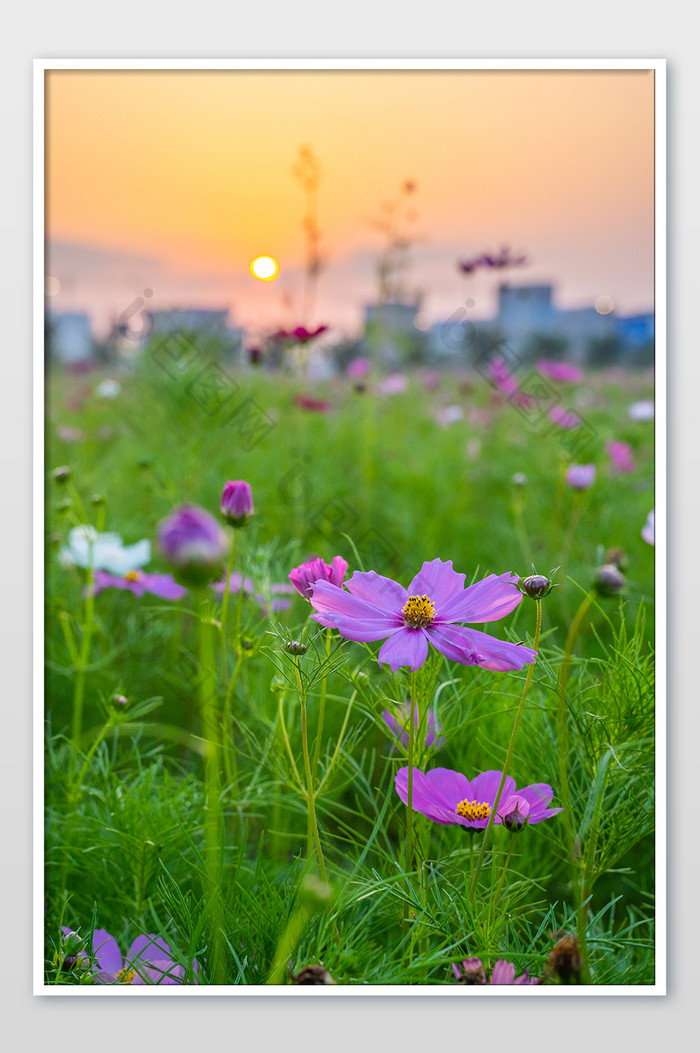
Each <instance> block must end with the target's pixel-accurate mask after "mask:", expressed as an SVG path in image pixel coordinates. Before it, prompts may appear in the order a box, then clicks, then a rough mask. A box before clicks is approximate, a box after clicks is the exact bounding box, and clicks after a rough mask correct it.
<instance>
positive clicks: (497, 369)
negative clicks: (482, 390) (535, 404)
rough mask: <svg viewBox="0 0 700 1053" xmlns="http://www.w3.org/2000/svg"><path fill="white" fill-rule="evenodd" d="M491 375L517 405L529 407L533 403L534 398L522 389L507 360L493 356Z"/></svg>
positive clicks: (499, 388)
mask: <svg viewBox="0 0 700 1053" xmlns="http://www.w3.org/2000/svg"><path fill="white" fill-rule="evenodd" d="M489 376H490V377H491V380H492V381H493V383H494V384H495V385H496V387H497V388H498V390H499V391H502V392H503V394H504V395H507V396H508V398H509V400H510V401H511V402H513V403H514V404H515V405H516V406H522V407H523V408H524V409H527V408H529V407H530V405H531V404H532V399H531V398H530V396H529V395H526V394H525V392H524V391H521V390H520V385H519V384H518V382H517V380H516V379H515V377H514V376H513V375H512V373H511V372H510V370H509V369H508V366H507V365H506V362H505V360H504V359H502V358H492V359H491V361H490V362H489Z"/></svg>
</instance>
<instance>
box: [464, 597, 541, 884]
mask: <svg viewBox="0 0 700 1053" xmlns="http://www.w3.org/2000/svg"><path fill="white" fill-rule="evenodd" d="M535 603H536V605H537V625H536V627H535V640H534V643H533V650H535V651H536V650H537V647H538V644H539V642H540V629H541V628H542V600H539V599H538V600H535ZM534 669H535V663H534V662H532V663H531V664H530V665H529V666H528V669H527V676H526V677H525V684H524V686H523V693H522V695H521V696H520V705H519V706H518V712H517V713H516V715H515V723H514V724H513V730H512V732H511V735H510V742H509V743H508V752H507V753H506V759H505V763H504V765H503V773H502V775H501V781H500V784H499V787H498V793H497V794H496V799H495V801H494V802H493V808H492V809H491V812H490V814H489V821H488V823H487V824H486V829H485V830H484V839H483V841H482V842H481V851H480V852H479V858H478V859H477V861H476V868H475V870H474V874H473V875H472V880H471V885H470V886H469V899H472V900H473V898H474V894H475V892H476V883H477V881H478V880H479V871H480V870H481V867H482V864H483V862H484V856H485V855H486V846H487V844H488V839H489V835H490V833H491V828H492V827H493V823H494V819H495V818H496V814H497V812H498V805H499V803H500V800H501V794H502V793H503V787H504V786H505V784H506V777H507V775H508V768H509V767H510V762H511V759H512V757H513V750H514V748H515V740H516V738H517V736H518V729H519V728H520V721H521V720H522V716H523V712H524V710H525V700H526V698H527V695H528V691H529V690H530V684H531V682H532V674H533V672H534Z"/></svg>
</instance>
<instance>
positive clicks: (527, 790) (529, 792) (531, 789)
mask: <svg viewBox="0 0 700 1053" xmlns="http://www.w3.org/2000/svg"><path fill="white" fill-rule="evenodd" d="M518 796H519V797H524V799H525V800H526V801H527V803H528V804H529V805H530V810H531V811H532V812H539V811H542V809H543V808H547V807H548V806H549V804H550V803H551V801H552V797H553V796H554V791H553V790H552V787H551V786H548V785H547V783H545V782H536V783H533V784H532V786H525V787H523V789H522V790H518Z"/></svg>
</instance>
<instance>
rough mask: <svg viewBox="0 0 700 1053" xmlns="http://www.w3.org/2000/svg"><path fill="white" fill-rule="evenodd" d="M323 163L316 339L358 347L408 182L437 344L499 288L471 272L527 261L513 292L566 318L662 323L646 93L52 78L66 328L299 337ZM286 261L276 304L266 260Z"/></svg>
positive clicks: (270, 78)
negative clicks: (79, 320) (595, 310)
mask: <svg viewBox="0 0 700 1053" xmlns="http://www.w3.org/2000/svg"><path fill="white" fill-rule="evenodd" d="M302 144H307V145H308V146H310V147H311V149H312V150H313V151H314V154H315V155H316V157H317V158H318V160H319V161H320V164H321V167H322V179H321V184H320V189H319V210H318V215H319V226H320V229H321V246H320V247H321V252H322V255H323V257H324V260H325V265H324V269H323V270H322V272H321V275H320V279H319V283H318V298H317V303H316V308H315V311H314V317H313V318H311V319H309V321H310V322H315V323H321V322H323V323H326V324H329V325H331V326H333V327H334V328H336V329H337V330H339V331H340V332H348V333H350V332H353V331H357V330H358V328H359V326H360V325H361V320H362V312H363V306H364V304H365V303H370V302H372V301H373V300H374V299H375V297H376V290H377V281H376V273H375V270H376V262H377V258H378V255H379V253H380V251H381V247H382V238H381V235H380V234H379V233H378V232H377V231H376V230H375V229H373V226H372V220H373V219H376V218H378V217H379V216H380V214H381V212H380V209H381V205H382V203H383V202H385V201H387V200H391V199H393V198H395V197H396V196H397V194H398V192H399V189H400V187H401V185H402V183H403V182H404V181H405V180H411V181H413V182H414V183H415V184H416V187H417V189H416V192H415V194H414V195H412V198H411V207H414V208H415V210H416V212H417V214H418V215H417V218H416V220H415V222H413V223H412V224H410V229H411V231H412V233H415V237H416V243H415V245H414V247H413V249H412V250H411V253H410V259H411V266H410V268H409V269H408V271H407V273H406V284H407V286H408V287H409V288H410V289H411V290H414V291H415V292H416V294H419V295H421V297H422V306H421V317H422V319H423V321H424V323H425V324H429V323H430V322H432V321H436V320H440V319H443V318H445V317H447V316H449V315H450V314H451V313H452V312H453V311H455V310H456V309H458V308H459V307H461V306H463V305H464V302H465V300H466V299H467V298H470V299H473V300H474V306H473V308H472V310H473V312H474V316H475V317H482V318H483V317H487V316H489V315H491V314H492V313H494V311H495V294H496V288H497V284H498V281H499V278H502V277H503V275H501V274H499V272H489V271H484V272H481V273H479V274H478V275H477V276H476V277H474V278H465V277H464V276H461V275H460V274H459V273H458V270H457V261H458V260H459V259H463V258H469V257H472V256H474V255H476V254H479V253H481V252H485V251H487V252H489V251H491V252H495V251H497V250H498V249H499V248H500V247H501V246H502V245H509V246H510V248H511V249H512V250H513V251H514V252H515V253H524V254H525V255H527V257H528V259H529V261H530V262H529V264H528V266H526V267H522V268H518V269H516V270H514V271H512V272H510V273H509V274H507V276H506V277H507V278H508V280H510V281H512V282H513V283H515V284H520V283H527V284H530V283H545V282H547V283H549V282H551V283H552V284H553V285H554V286H555V288H556V298H557V301H558V304H559V305H560V306H561V307H564V308H566V307H585V306H592V305H593V303H594V301H595V300H596V298H597V297H599V296H603V295H607V296H611V297H612V298H613V300H614V302H615V310H616V311H617V312H618V313H621V314H631V313H636V312H641V311H647V310H650V309H652V308H653V275H654V169H653V163H654V111H653V72H648V71H636V70H631V71H618V70H613V71H499V70H493V71H488V72H476V71H420V72H418V71H415V72H414V71H410V70H409V71H386V72H374V71H350V72H337V71H331V72H322V71H286V72H264V71H206V72H204V71H201V72H200V71H91V70H89V71H88V70H83V71H66V70H52V71H50V72H48V73H47V136H46V160H47V166H46V172H47V184H46V206H47V224H46V234H47V275H50V276H51V277H53V278H55V279H58V282H59V283H60V290H59V292H58V293H57V295H55V296H52V297H51V298H50V300H49V302H50V305H51V306H52V307H53V308H55V309H57V310H85V311H87V312H89V313H90V314H91V315H92V316H93V317H94V319H95V322H96V326H97V329H98V331H99V330H101V331H104V330H105V329H106V328H107V327H108V324H109V321H110V319H112V318H116V317H117V316H118V315H119V313H120V312H121V311H122V310H124V309H125V308H126V307H127V305H128V304H129V303H130V302H131V301H132V300H133V299H134V297H136V296H139V295H141V294H142V293H143V291H144V289H146V288H147V289H150V290H152V292H153V296H152V298H150V299H149V306H152V307H153V309H159V308H167V307H170V306H176V305H181V306H198V307H225V308H227V309H229V311H230V313H231V320H232V323H234V324H240V325H244V326H245V327H246V328H248V329H250V330H252V331H256V330H264V329H270V328H275V327H277V326H285V325H289V324H291V323H293V322H296V321H297V320H298V316H299V311H300V301H301V289H302V266H303V258H304V238H303V231H302V225H301V223H302V216H303V195H302V191H301V189H300V187H299V186H298V184H297V182H296V181H295V179H294V177H293V174H292V169H293V166H294V164H295V162H296V160H297V156H298V151H299V147H300V146H301V145H302ZM261 254H269V255H273V256H275V257H276V258H277V259H278V260H279V263H280V275H279V277H278V278H277V279H276V280H275V281H272V282H269V283H267V282H260V281H257V280H256V279H255V278H253V277H252V276H251V275H250V273H249V270H248V267H249V263H250V261H251V259H253V257H255V256H257V255H261Z"/></svg>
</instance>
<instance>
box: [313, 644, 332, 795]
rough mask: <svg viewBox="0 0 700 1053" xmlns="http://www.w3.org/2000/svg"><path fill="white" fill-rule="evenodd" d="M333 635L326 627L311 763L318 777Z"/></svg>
mask: <svg viewBox="0 0 700 1053" xmlns="http://www.w3.org/2000/svg"><path fill="white" fill-rule="evenodd" d="M331 635H332V630H331V629H326V667H325V672H324V674H323V679H322V680H321V697H320V699H319V703H318V725H317V728H316V744H315V746H314V759H313V763H312V765H311V770H312V772H313V774H314V778H316V770H317V768H318V761H319V757H320V756H321V737H322V735H323V722H324V719H325V715H326V693H327V691H328V659H329V658H330V653H331Z"/></svg>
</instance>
